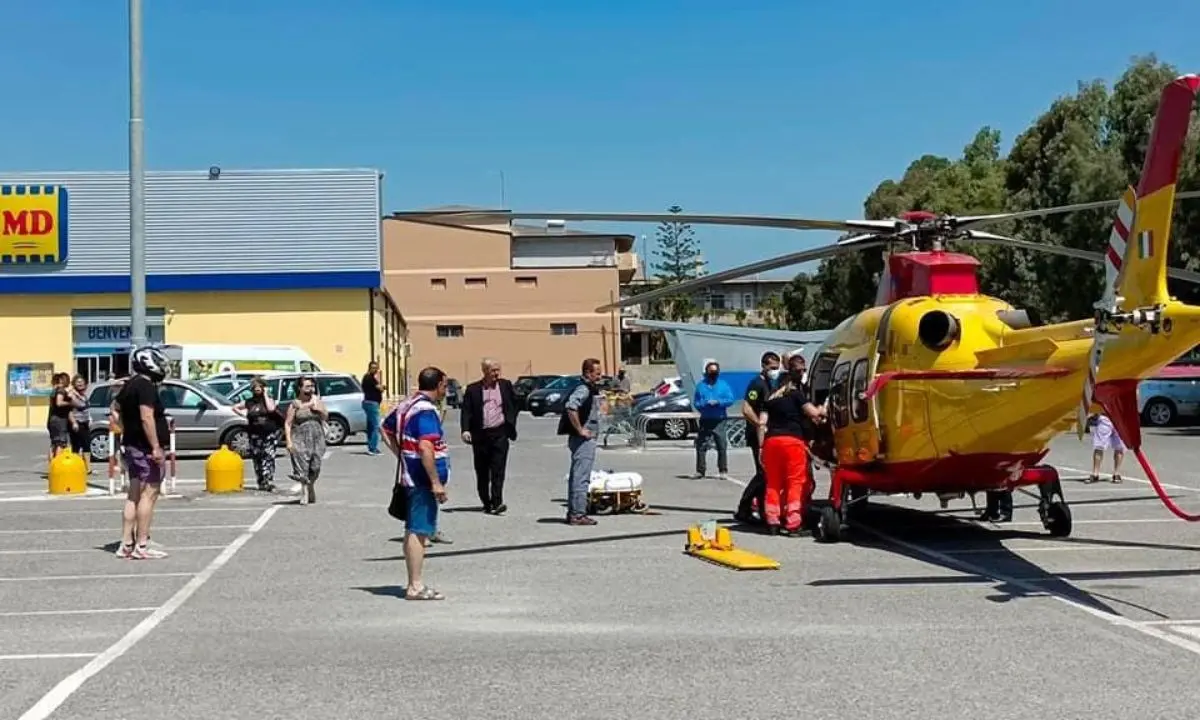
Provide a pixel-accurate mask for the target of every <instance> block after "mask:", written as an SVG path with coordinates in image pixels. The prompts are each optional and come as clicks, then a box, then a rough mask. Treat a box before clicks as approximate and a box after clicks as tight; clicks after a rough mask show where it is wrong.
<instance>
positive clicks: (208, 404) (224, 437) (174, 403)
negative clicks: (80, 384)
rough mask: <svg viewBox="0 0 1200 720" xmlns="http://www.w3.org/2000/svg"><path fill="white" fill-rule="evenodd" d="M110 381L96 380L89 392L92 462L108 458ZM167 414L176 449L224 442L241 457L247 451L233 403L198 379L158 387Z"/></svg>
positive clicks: (243, 428) (209, 448)
mask: <svg viewBox="0 0 1200 720" xmlns="http://www.w3.org/2000/svg"><path fill="white" fill-rule="evenodd" d="M113 385H114V383H113V381H111V380H110V381H107V382H100V383H96V384H95V385H93V386H92V387H91V390H90V391H89V395H88V414H89V415H90V416H91V454H92V460H93V461H95V462H107V461H108V429H109V423H108V408H109V404H110V403H111V402H112V399H113V393H112V388H113ZM158 397H159V399H160V400H162V404H163V408H164V409H166V411H167V416H168V417H170V418H171V419H172V420H174V421H175V450H176V451H177V452H180V453H185V452H195V451H212V450H216V449H217V448H219V447H221V446H222V445H226V446H228V447H229V449H230V450H233V451H234V452H236V453H238V454H239V455H241V456H242V457H247V456H248V455H249V452H250V436H249V434H248V433H247V432H246V419H245V418H244V417H242V416H241V415H238V414H237V413H235V412H234V411H233V403H231V402H230V401H228V400H226V399H225V398H223V397H221V396H220V395H217V394H215V393H213V392H212V391H211V390H209V389H208V388H206V387H204V386H203V385H200V384H199V383H194V382H190V381H187V380H179V379H176V378H167V379H166V380H164V381H163V382H162V384H161V385H159V387H158Z"/></svg>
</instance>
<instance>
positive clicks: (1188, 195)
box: [955, 190, 1200, 229]
mask: <svg viewBox="0 0 1200 720" xmlns="http://www.w3.org/2000/svg"><path fill="white" fill-rule="evenodd" d="M1196 198H1200V190H1189V191H1187V192H1181V193H1176V194H1175V201H1176V202H1178V201H1180V200H1194V199H1196ZM1120 202H1121V201H1120V200H1119V199H1118V200H1096V201H1094V202H1085V203H1075V204H1073V205H1060V206H1058V207H1052V208H1041V209H1039V210H1018V211H1015V212H1007V213H995V214H992V215H968V216H966V217H960V218H957V219H956V221H955V222H956V225H957V226H958V227H959V228H961V229H966V228H970V227H972V226H977V225H989V224H991V223H998V222H1002V221H1004V220H1023V219H1025V218H1034V217H1047V216H1050V215H1061V214H1063V213H1072V212H1080V211H1083V210H1099V209H1102V208H1111V207H1116V206H1117V205H1119V204H1120Z"/></svg>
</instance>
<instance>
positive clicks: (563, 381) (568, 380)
mask: <svg viewBox="0 0 1200 720" xmlns="http://www.w3.org/2000/svg"><path fill="white" fill-rule="evenodd" d="M577 380H579V378H577V377H575V376H573V375H563V376H562V377H560V378H558V379H557V380H555V381H553V382H551V383H549V384H548V385H546V387H544V388H542V389H543V390H566V389H567V388H569V387H571V386H572V385H574V384H575V383H576V381H577Z"/></svg>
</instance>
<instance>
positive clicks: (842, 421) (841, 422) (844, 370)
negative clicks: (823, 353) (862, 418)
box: [829, 362, 850, 428]
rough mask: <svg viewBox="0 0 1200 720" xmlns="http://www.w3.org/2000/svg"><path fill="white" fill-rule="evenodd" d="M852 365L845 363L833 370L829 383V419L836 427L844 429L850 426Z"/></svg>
mask: <svg viewBox="0 0 1200 720" xmlns="http://www.w3.org/2000/svg"><path fill="white" fill-rule="evenodd" d="M849 375H850V363H848V362H844V363H841V364H840V365H838V366H837V367H835V368H834V369H833V377H832V379H831V382H830V383H829V419H830V420H831V421H832V422H833V426H834V427H839V428H843V427H846V426H847V425H849V424H850V408H849V407H848V405H847V402H846V400H847V396H848V395H849V390H850V383H848V382H847V380H849Z"/></svg>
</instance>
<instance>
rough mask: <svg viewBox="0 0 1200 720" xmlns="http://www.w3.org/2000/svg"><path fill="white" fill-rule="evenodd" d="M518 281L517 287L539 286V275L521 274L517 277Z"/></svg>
mask: <svg viewBox="0 0 1200 720" xmlns="http://www.w3.org/2000/svg"><path fill="white" fill-rule="evenodd" d="M516 281H517V287H523V288H535V287H537V276H536V275H525V276H519V277H517V278H516Z"/></svg>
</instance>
